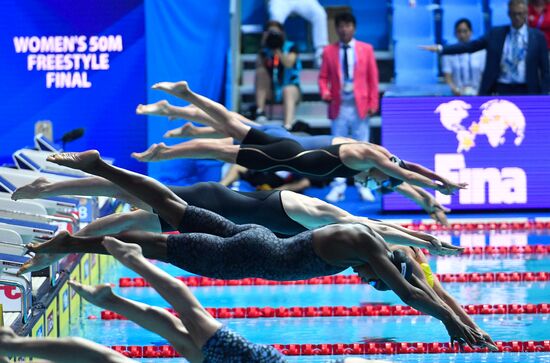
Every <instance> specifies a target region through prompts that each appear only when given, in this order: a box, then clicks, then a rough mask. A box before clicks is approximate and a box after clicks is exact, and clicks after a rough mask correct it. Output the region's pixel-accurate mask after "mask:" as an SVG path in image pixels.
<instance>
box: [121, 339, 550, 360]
mask: <svg viewBox="0 0 550 363" xmlns="http://www.w3.org/2000/svg"><path fill="white" fill-rule="evenodd" d="M495 344H496V346H497V347H498V349H499V350H498V352H550V340H542V341H534V340H528V341H519V340H514V341H497V342H495ZM272 346H273V347H275V348H276V349H278V350H279V351H280V352H281V353H283V354H285V355H294V356H299V355H372V354H422V353H425V354H430V353H431V354H439V353H458V352H462V353H483V352H489V350H488V349H487V348H477V347H476V348H470V347H468V346H466V347H464V348H460V347H459V346H458V344H457V343H455V344H450V343H448V342H445V343H443V342H435V343H427V342H426V343H423V342H397V343H396V342H385V343H372V342H366V343H334V344H272ZM111 349H113V350H115V351H117V352H119V353H121V354H123V355H125V356H127V357H130V358H176V357H180V355H179V354H178V353H177V352H176V351H175V350H174V348H173V347H172V346H169V345H161V346H151V345H145V346H139V345H130V346H124V345H113V346H111ZM498 352H497V353H498Z"/></svg>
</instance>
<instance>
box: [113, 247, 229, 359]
mask: <svg viewBox="0 0 550 363" xmlns="http://www.w3.org/2000/svg"><path fill="white" fill-rule="evenodd" d="M104 245H105V247H106V248H107V250H108V251H109V252H110V253H111V254H112V255H113V256H114V257H115V258H116V259H117V260H119V261H120V262H121V263H122V264H123V265H124V266H126V267H128V268H130V269H132V270H133V271H135V272H136V273H138V274H139V275H141V276H143V278H145V280H147V282H148V283H149V284H150V285H151V286H152V287H153V288H154V289H155V290H156V291H157V292H158V293H159V294H160V295H161V296H162V297H163V298H164V299H165V300H166V301H168V303H170V305H172V307H173V308H174V310H176V312H177V313H178V314H179V318H180V319H181V321H182V322H183V325H184V326H185V327H186V328H187V330H188V332H189V336H190V338H191V339H192V341H193V342H194V343H195V346H196V347H198V348H199V349H200V348H202V347H203V345H204V344H205V343H206V341H207V340H208V339H209V338H210V337H211V336H212V335H214V333H215V332H216V331H217V330H218V329H220V328H221V326H222V324H221V323H220V322H218V321H217V320H216V319H214V318H213V317H212V316H211V315H210V314H209V313H208V312H207V311H206V309H204V307H203V306H202V305H201V303H200V302H199V301H198V300H197V298H196V297H195V295H193V293H192V292H191V290H190V289H189V288H188V287H187V285H186V284H185V283H183V282H182V281H180V280H177V279H175V278H174V277H172V276H170V275H169V274H168V273H166V272H165V271H163V270H161V269H160V268H158V267H156V266H155V265H153V264H152V263H150V262H149V261H147V259H146V258H145V257H144V256H143V254H142V252H141V248H140V247H139V246H137V245H134V244H130V245H128V244H125V243H122V242H120V241H118V240H116V239H114V238H106V239H105V242H104Z"/></svg>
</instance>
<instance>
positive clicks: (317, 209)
mask: <svg viewBox="0 0 550 363" xmlns="http://www.w3.org/2000/svg"><path fill="white" fill-rule="evenodd" d="M281 202H282V204H283V208H284V210H285V212H286V214H287V215H288V216H289V218H291V219H293V220H294V221H296V222H298V223H300V224H301V225H302V226H304V227H306V228H308V229H315V228H320V227H323V226H326V225H329V224H335V223H362V224H365V225H367V226H369V227H371V228H372V229H373V230H375V232H377V233H378V234H379V235H380V236H381V237H382V238H383V239H384V240H385V241H386V242H388V243H392V244H399V245H405V246H417V247H420V248H427V249H428V250H430V252H432V253H435V254H456V253H459V252H460V249H457V248H455V247H454V246H451V245H448V244H442V243H441V241H439V240H438V239H437V238H436V237H435V236H432V235H429V234H427V233H422V232H417V231H412V230H409V229H407V228H404V227H401V226H399V225H397V224H394V223H389V222H383V221H375V220H372V219H368V218H365V217H360V216H354V215H352V214H351V213H349V212H347V211H345V210H343V209H341V208H338V207H337V206H335V205H333V204H330V203H327V202H325V201H322V200H320V199H318V198H311V197H308V196H305V195H302V194H298V193H291V192H289V191H284V192H282V193H281Z"/></svg>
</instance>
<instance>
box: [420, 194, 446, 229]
mask: <svg viewBox="0 0 550 363" xmlns="http://www.w3.org/2000/svg"><path fill="white" fill-rule="evenodd" d="M425 210H426V212H427V213H428V214H429V215H430V217H431V218H432V219H433V220H434V221H436V223H439V224H441V225H442V226H445V227H448V226H449V221H448V220H447V213H449V212H450V211H451V210H450V209H449V208H447V207H445V206H443V205H441V204H440V203H439V202H438V201H437V200H436V199H435V198H432V199H431V200H429V201H428V205H427V207H426V208H425Z"/></svg>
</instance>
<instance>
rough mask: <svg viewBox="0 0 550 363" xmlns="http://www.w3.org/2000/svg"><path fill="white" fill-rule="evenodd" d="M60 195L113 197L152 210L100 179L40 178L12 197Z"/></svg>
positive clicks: (17, 190)
mask: <svg viewBox="0 0 550 363" xmlns="http://www.w3.org/2000/svg"><path fill="white" fill-rule="evenodd" d="M59 195H84V196H101V197H111V198H117V199H120V200H123V201H125V202H127V203H129V204H133V205H135V206H137V207H139V208H141V209H145V210H151V207H149V206H148V205H147V204H145V203H143V202H142V201H140V200H139V199H137V198H135V197H133V196H132V195H131V194H129V193H127V192H126V191H125V190H123V189H121V188H119V187H118V186H116V184H113V183H112V182H110V181H108V180H106V179H104V178H100V177H89V178H79V179H73V180H64V181H59V182H50V181H48V180H47V179H46V178H43V177H40V178H38V179H36V180H35V181H33V182H32V183H30V184H27V185H24V186H22V187H19V188H17V189H16V190H15V191H14V192H13V194H12V195H11V199H13V200H20V199H39V198H48V197H55V196H59Z"/></svg>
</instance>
